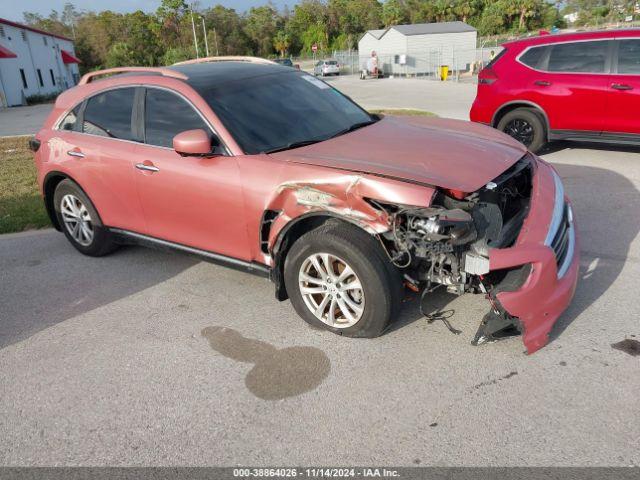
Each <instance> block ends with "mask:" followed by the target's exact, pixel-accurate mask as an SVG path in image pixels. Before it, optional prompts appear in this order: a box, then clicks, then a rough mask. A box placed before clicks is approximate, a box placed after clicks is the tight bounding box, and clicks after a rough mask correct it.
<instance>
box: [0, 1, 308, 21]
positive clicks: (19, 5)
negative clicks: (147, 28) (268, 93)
mask: <svg viewBox="0 0 640 480" xmlns="http://www.w3.org/2000/svg"><path fill="white" fill-rule="evenodd" d="M68 1H69V0H0V17H1V18H6V19H8V20H13V21H14V22H22V20H23V18H22V12H35V13H40V14H42V15H44V16H46V15H48V14H49V13H50V12H51V10H52V9H53V10H58V11H59V12H61V11H62V9H63V8H64V4H65V3H67V2H68ZM187 1H189V0H187ZM71 3H73V4H74V5H75V6H76V8H77V9H78V10H93V11H94V12H99V11H101V10H114V11H116V12H133V11H135V10H143V11H145V12H154V11H155V10H156V9H157V8H158V5H160V0H71ZM199 3H200V6H201V7H203V8H207V7H211V6H213V5H216V4H221V5H224V6H225V7H228V8H235V9H236V10H237V11H238V12H244V11H246V10H248V9H249V8H251V7H254V6H258V5H264V4H266V3H267V0H200V2H199ZM272 3H273V4H274V5H276V6H277V7H279V8H281V7H283V6H284V5H285V4H287V5H290V6H291V5H293V4H295V3H296V2H295V0H274V1H272Z"/></svg>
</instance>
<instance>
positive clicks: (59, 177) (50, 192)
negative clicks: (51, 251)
mask: <svg viewBox="0 0 640 480" xmlns="http://www.w3.org/2000/svg"><path fill="white" fill-rule="evenodd" d="M63 180H71V181H72V182H73V183H75V184H76V185H77V186H78V188H79V189H80V190H82V193H84V194H85V195H86V196H87V198H88V199H89V200H91V197H90V196H89V195H87V192H85V191H84V188H82V186H81V185H80V184H79V183H78V181H77V180H76V179H75V178H73V177H72V176H70V175H69V174H67V173H64V172H60V171H58V170H54V171H51V172H49V173H47V175H46V176H45V177H44V181H43V182H42V192H43V195H44V206H45V209H46V211H47V215H48V216H49V220H50V221H51V224H52V225H53V227H54V228H55V229H56V230H58V231H59V232H61V231H62V225H60V223H59V222H58V216H57V215H56V208H55V205H54V204H53V197H54V195H55V192H56V188H57V187H58V185H59V184H60V182H62V181H63ZM94 208H95V206H94ZM98 215H99V214H98Z"/></svg>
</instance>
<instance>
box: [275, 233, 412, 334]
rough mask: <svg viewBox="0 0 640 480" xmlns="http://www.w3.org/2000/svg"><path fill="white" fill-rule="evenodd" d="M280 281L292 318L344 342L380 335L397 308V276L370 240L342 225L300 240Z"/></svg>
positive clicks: (398, 281) (372, 238)
mask: <svg viewBox="0 0 640 480" xmlns="http://www.w3.org/2000/svg"><path fill="white" fill-rule="evenodd" d="M284 280H285V285H286V287H287V292H288V293H289V297H290V298H291V303H292V304H293V307H294V308H295V310H296V312H297V313H298V315H300V316H301V317H302V318H303V319H304V320H305V321H307V322H308V323H309V324H311V325H314V326H318V327H322V328H325V329H327V330H331V331H332V332H335V333H338V334H341V335H345V336H349V337H377V336H378V335H380V334H382V333H383V332H384V330H385V329H386V327H387V326H388V324H389V322H390V321H391V319H392V317H393V315H394V314H395V312H396V311H397V308H398V307H399V304H400V298H401V297H400V295H401V289H402V281H401V279H400V274H399V272H398V270H397V269H396V268H395V267H393V265H391V263H390V262H389V259H388V258H387V255H386V254H385V253H384V251H383V250H382V247H381V246H380V244H379V243H378V242H377V241H376V239H375V238H374V237H373V236H371V235H369V234H368V233H366V232H364V231H363V230H361V229H359V228H357V227H355V226H351V225H347V224H332V225H327V226H323V227H320V228H318V229H316V230H312V231H311V232H308V233H306V234H305V235H303V236H302V237H300V238H299V239H298V240H297V241H296V242H295V243H294V244H293V246H292V247H291V250H290V251H289V253H288V255H287V257H286V260H285V265H284Z"/></svg>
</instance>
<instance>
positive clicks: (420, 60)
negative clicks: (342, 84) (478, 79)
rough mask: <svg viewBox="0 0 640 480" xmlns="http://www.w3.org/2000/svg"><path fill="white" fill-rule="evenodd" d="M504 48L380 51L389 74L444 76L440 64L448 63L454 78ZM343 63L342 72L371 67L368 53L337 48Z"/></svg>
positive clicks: (337, 56)
mask: <svg viewBox="0 0 640 480" xmlns="http://www.w3.org/2000/svg"><path fill="white" fill-rule="evenodd" d="M499 50H500V48H499V47H497V48H495V47H494V48H493V49H481V48H474V49H468V50H455V49H452V48H448V49H447V48H441V49H437V50H430V51H426V52H423V53H420V54H403V53H398V54H380V53H379V54H378V69H379V70H380V71H381V72H382V73H383V75H384V76H385V77H409V78H425V79H434V80H435V79H437V80H440V67H442V66H447V67H448V70H449V78H450V79H454V80H455V79H458V78H459V77H460V76H471V75H474V74H476V73H477V72H478V71H479V69H480V68H481V67H482V66H483V65H486V63H488V62H489V61H490V58H491V57H492V55H496V54H497V53H498V52H499ZM492 51H493V54H492V53H491V52H492ZM331 58H332V59H335V60H337V61H338V63H339V64H340V72H341V73H342V74H347V75H357V74H360V72H362V71H363V70H366V69H367V64H368V62H369V58H370V57H369V55H368V54H359V53H358V52H357V51H336V52H333V55H332V56H331Z"/></svg>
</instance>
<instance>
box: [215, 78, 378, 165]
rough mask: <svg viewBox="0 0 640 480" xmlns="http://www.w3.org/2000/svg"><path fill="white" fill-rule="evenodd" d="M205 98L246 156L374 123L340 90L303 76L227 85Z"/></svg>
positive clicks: (236, 82) (255, 80) (247, 80)
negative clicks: (358, 125)
mask: <svg viewBox="0 0 640 480" xmlns="http://www.w3.org/2000/svg"><path fill="white" fill-rule="evenodd" d="M203 97H204V99H205V100H206V101H207V103H208V104H209V105H210V106H211V108H212V109H213V111H214V112H215V113H216V115H218V117H219V118H220V120H221V121H222V123H224V125H225V127H226V128H227V129H228V130H229V132H230V133H231V135H233V137H234V138H235V140H236V141H237V142H238V144H239V145H240V147H241V148H242V149H243V150H244V151H245V153H248V154H256V153H260V152H270V151H275V150H284V149H286V148H294V147H295V146H296V145H299V144H304V143H313V142H316V141H322V140H325V139H327V138H330V137H332V136H334V135H336V134H339V133H341V132H344V133H346V132H347V131H348V130H349V128H350V127H352V126H354V125H356V124H363V125H366V124H368V123H372V122H373V121H374V119H373V118H372V117H371V116H370V115H369V114H368V113H367V112H365V111H364V110H363V109H362V108H360V107H359V106H358V105H356V104H355V103H353V102H352V101H351V100H349V99H348V98H347V97H345V96H344V95H342V94H341V93H340V92H338V91H337V90H336V89H334V88H333V87H331V86H329V85H328V84H326V83H324V82H322V81H321V80H318V79H317V78H315V77H313V76H311V75H308V74H306V73H302V72H289V71H287V72H284V73H276V74H270V75H261V76H259V77H252V78H247V79H241V80H239V81H234V82H226V83H223V84H221V85H216V86H215V87H212V88H211V89H209V90H205V91H204V92H203Z"/></svg>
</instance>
